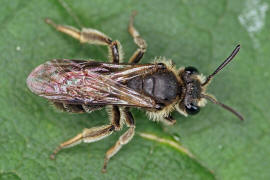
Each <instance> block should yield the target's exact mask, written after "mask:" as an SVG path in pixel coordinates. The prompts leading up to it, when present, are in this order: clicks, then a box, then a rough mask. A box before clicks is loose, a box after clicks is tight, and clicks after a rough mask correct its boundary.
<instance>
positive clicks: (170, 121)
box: [163, 115, 176, 126]
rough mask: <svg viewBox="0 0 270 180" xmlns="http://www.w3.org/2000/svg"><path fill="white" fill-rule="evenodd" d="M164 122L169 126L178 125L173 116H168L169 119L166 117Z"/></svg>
mask: <svg viewBox="0 0 270 180" xmlns="http://www.w3.org/2000/svg"><path fill="white" fill-rule="evenodd" d="M163 122H164V123H165V124H167V125H169V126H171V125H174V124H175V123H176V120H175V119H174V118H173V117H172V116H171V115H168V116H167V117H164V119H163Z"/></svg>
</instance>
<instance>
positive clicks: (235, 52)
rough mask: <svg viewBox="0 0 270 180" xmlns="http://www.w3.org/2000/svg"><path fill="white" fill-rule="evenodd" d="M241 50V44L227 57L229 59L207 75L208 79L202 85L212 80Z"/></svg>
mask: <svg viewBox="0 0 270 180" xmlns="http://www.w3.org/2000/svg"><path fill="white" fill-rule="evenodd" d="M239 50H240V44H238V45H237V46H236V48H235V49H234V50H233V52H232V53H231V55H230V56H229V57H227V59H226V60H225V61H224V62H223V63H222V64H221V65H220V66H219V67H218V68H217V69H216V70H215V71H214V72H213V73H212V74H211V75H209V76H208V77H207V79H206V81H205V82H204V83H203V84H202V86H205V85H207V84H208V83H209V82H210V80H211V79H212V78H213V77H214V75H216V74H217V73H218V72H219V71H220V70H221V69H223V68H224V67H225V66H226V65H227V64H228V63H229V62H231V61H232V60H233V58H234V56H235V55H236V54H237V53H238V52H239Z"/></svg>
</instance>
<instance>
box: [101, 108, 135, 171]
mask: <svg viewBox="0 0 270 180" xmlns="http://www.w3.org/2000/svg"><path fill="white" fill-rule="evenodd" d="M123 115H124V118H125V121H126V124H127V126H128V127H129V129H128V130H127V131H126V132H125V133H124V134H123V135H122V136H120V138H119V139H118V141H117V142H116V143H115V145H114V146H113V147H111V148H110V149H109V150H108V151H107V152H106V155H105V159H104V165H103V169H102V172H103V173H105V172H106V169H107V165H108V162H109V160H110V159H111V158H112V157H113V156H114V155H115V154H116V153H117V152H118V151H119V150H120V149H121V148H122V146H123V145H125V144H127V143H128V142H129V141H130V140H131V139H132V138H133V136H134V134H135V123H134V119H133V116H132V114H131V112H130V111H129V108H128V107H125V108H124V109H123Z"/></svg>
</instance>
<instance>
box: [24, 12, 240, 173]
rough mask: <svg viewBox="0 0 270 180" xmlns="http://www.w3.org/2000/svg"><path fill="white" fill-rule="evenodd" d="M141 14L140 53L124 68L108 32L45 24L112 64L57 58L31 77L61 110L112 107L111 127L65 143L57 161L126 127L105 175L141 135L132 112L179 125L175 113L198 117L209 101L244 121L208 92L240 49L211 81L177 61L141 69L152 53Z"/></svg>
mask: <svg viewBox="0 0 270 180" xmlns="http://www.w3.org/2000/svg"><path fill="white" fill-rule="evenodd" d="M134 17H135V13H133V14H132V16H131V18H130V22H129V26H128V31H129V33H130V35H131V36H132V37H133V39H134V42H135V44H136V45H137V46H138V49H137V50H136V51H135V52H134V54H133V55H132V56H131V57H130V59H129V61H128V63H122V60H123V53H122V48H121V44H120V42H119V41H117V40H116V41H113V40H112V39H111V38H110V37H108V36H107V35H105V34H104V33H102V32H100V31H98V30H96V29H91V28H83V29H82V30H78V29H76V28H74V27H70V26H65V25H59V24H56V23H54V22H53V21H52V20H50V19H46V20H45V22H46V23H48V24H49V25H51V26H52V27H54V28H55V29H56V30H58V31H60V32H62V33H65V34H67V35H69V36H71V37H73V38H75V39H77V40H79V41H80V42H81V43H89V44H95V45H106V46H107V47H108V53H109V58H108V59H109V62H98V61H94V60H71V59H53V60H51V61H48V62H46V63H44V64H41V65H39V66H38V67H36V68H35V69H34V70H33V71H32V72H31V73H30V75H29V76H28V78H27V85H28V87H29V89H30V90H31V91H32V92H33V93H35V94H37V95H39V96H41V97H44V98H46V99H48V100H49V101H51V102H52V103H53V104H54V105H55V106H56V107H57V108H59V109H61V110H63V111H66V112H72V113H85V112H86V113H90V112H92V111H95V110H98V109H101V108H103V107H108V109H109V114H110V123H109V124H108V125H103V126H99V127H92V128H89V129H84V130H83V131H82V132H81V133H79V134H78V135H76V136H75V137H73V138H71V139H69V140H67V141H65V142H63V143H61V144H60V145H59V146H58V147H57V148H56V149H55V150H54V152H53V153H52V155H51V158H52V159H54V158H55V155H56V154H57V153H58V152H59V151H60V150H61V149H63V148H68V147H72V146H75V145H77V144H79V143H81V142H84V143H91V142H95V141H99V140H101V139H103V138H105V137H107V136H109V135H111V134H112V133H113V132H115V131H120V130H121V129H122V127H123V125H124V124H125V125H126V126H127V127H128V130H127V131H126V132H125V133H124V134H123V135H121V136H120V138H119V139H118V141H117V142H116V143H115V145H114V146H113V147H111V148H110V149H109V150H108V151H107V152H106V155H105V159H104V165H103V169H102V171H103V172H106V167H107V164H108V162H109V160H110V159H111V158H112V157H113V156H114V155H115V154H116V153H117V152H118V151H119V150H120V149H121V148H122V146H123V145H125V144H127V143H128V142H129V141H130V140H131V139H132V137H133V136H134V134H135V121H134V118H133V115H132V113H131V112H130V108H133V107H135V108H140V109H144V110H145V111H146V112H147V114H148V115H149V117H150V118H151V119H153V120H155V121H161V122H164V123H166V124H168V125H173V124H175V122H176V120H175V119H174V118H173V117H172V115H171V112H172V111H174V110H177V111H178V112H179V113H181V114H182V115H184V116H188V115H194V114H197V113H198V112H199V111H200V108H201V107H203V106H205V104H206V102H207V100H209V101H211V102H213V103H215V104H217V105H219V106H221V107H223V108H224V109H226V110H228V111H230V112H231V113H233V114H234V115H236V116H237V117H238V118H239V119H241V120H243V116H242V115H241V114H239V113H238V112H237V111H235V110H234V109H232V108H231V107H229V106H227V105H225V104H223V103H221V102H219V101H217V100H216V99H215V97H214V96H212V95H209V94H207V93H206V88H207V85H209V83H210V82H211V80H212V78H213V77H214V75H216V74H217V73H218V72H219V71H220V70H221V69H223V68H224V67H225V66H226V65H227V64H228V63H229V62H231V61H232V60H233V58H234V57H235V55H236V54H237V53H238V51H239V49H240V45H237V46H236V48H235V49H234V50H233V52H232V53H231V55H230V56H229V57H228V58H227V59H226V60H225V61H224V62H223V63H222V64H221V65H220V66H219V67H218V68H217V69H216V70H215V71H214V72H213V73H212V74H211V75H209V76H208V77H207V78H205V76H203V75H202V74H200V73H199V72H198V70H197V69H196V68H194V67H191V66H190V67H184V68H179V69H176V68H175V66H174V64H173V63H172V61H170V60H167V59H166V58H157V59H156V60H155V62H154V63H150V64H138V63H139V62H140V60H141V59H142V57H143V55H144V53H145V52H146V47H147V44H146V42H145V40H144V39H143V38H142V37H141V36H140V34H139V32H138V31H137V30H136V29H135V27H134V25H133V22H134Z"/></svg>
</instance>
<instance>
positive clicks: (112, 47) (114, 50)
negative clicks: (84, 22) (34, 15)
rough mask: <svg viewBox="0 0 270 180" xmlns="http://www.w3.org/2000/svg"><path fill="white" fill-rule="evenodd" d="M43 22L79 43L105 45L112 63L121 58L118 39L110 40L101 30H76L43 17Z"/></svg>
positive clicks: (117, 61)
mask: <svg viewBox="0 0 270 180" xmlns="http://www.w3.org/2000/svg"><path fill="white" fill-rule="evenodd" d="M45 22H46V23H48V24H50V25H51V26H53V27H54V28H55V29H56V30H57V31H60V32H62V33H65V34H67V35H69V36H71V37H73V38H75V39H77V40H79V41H80V42H81V43H89V44H97V45H106V46H108V49H109V58H110V61H111V62H113V63H119V61H120V60H121V59H122V53H121V52H119V49H120V50H121V44H120V42H119V41H112V40H111V38H109V37H108V36H106V35H105V34H103V33H102V32H100V31H98V30H95V29H91V28H82V30H81V31H80V30H78V29H76V28H74V27H71V26H64V25H59V24H55V23H54V22H53V21H52V20H50V19H45Z"/></svg>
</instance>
